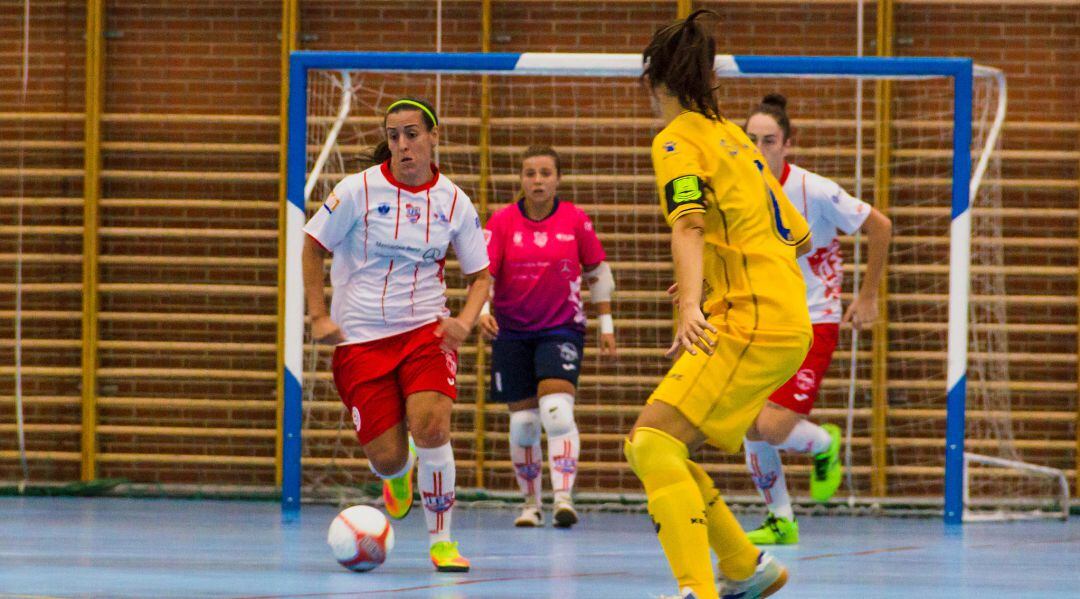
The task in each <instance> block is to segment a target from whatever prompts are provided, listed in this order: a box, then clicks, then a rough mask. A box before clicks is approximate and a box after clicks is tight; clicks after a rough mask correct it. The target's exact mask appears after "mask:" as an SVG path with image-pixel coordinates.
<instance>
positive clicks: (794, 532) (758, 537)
mask: <svg viewBox="0 0 1080 599" xmlns="http://www.w3.org/2000/svg"><path fill="white" fill-rule="evenodd" d="M746 536H747V538H749V539H750V542H751V543H753V544H755V545H757V546H759V547H760V546H761V545H794V544H796V543H798V542H799V523H798V522H796V521H795V520H794V519H791V520H788V519H787V518H781V517H779V516H777V515H776V514H773V513H771V512H770V513H769V515H768V516H766V517H765V521H764V522H762V523H761V527H760V528H758V529H757V530H751V531H750V532H748V533H746Z"/></svg>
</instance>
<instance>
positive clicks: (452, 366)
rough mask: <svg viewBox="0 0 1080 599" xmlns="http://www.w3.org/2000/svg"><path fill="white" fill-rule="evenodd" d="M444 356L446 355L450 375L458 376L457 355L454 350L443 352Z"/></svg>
mask: <svg viewBox="0 0 1080 599" xmlns="http://www.w3.org/2000/svg"><path fill="white" fill-rule="evenodd" d="M443 356H445V357H446V371H447V372H449V373H450V376H457V356H455V355H454V353H453V352H443Z"/></svg>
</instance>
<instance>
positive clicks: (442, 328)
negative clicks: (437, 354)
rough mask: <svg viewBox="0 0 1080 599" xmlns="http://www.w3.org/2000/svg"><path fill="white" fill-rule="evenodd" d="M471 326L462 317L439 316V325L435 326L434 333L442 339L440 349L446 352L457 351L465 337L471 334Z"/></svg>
mask: <svg viewBox="0 0 1080 599" xmlns="http://www.w3.org/2000/svg"><path fill="white" fill-rule="evenodd" d="M469 328H470V327H468V326H465V323H464V322H462V321H461V319H460V318H453V317H451V318H441V317H440V318H439V326H437V327H435V331H434V334H435V336H436V337H438V338H440V339H442V343H440V344H439V349H441V350H443V351H444V352H453V351H457V350H458V348H459V347H461V344H462V343H464V342H465V338H466V337H468V336H469Z"/></svg>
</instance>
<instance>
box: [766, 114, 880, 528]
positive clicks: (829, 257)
mask: <svg viewBox="0 0 1080 599" xmlns="http://www.w3.org/2000/svg"><path fill="white" fill-rule="evenodd" d="M746 133H747V135H748V136H749V137H750V139H751V141H753V142H754V143H755V144H756V145H757V147H758V150H759V151H760V152H761V154H762V155H763V156H764V157H765V160H766V162H767V163H768V164H769V168H770V169H771V170H772V172H774V173H777V176H778V177H779V180H780V184H781V185H782V186H783V187H784V193H785V194H786V195H787V197H788V198H789V199H790V200H791V203H792V204H794V205H795V208H796V209H797V210H799V212H800V213H801V214H802V215H803V217H804V218H806V220H807V222H808V223H809V224H810V231H811V233H812V234H813V241H812V243H813V245H812V247H811V249H810V252H809V253H808V254H806V255H805V256H802V257H801V258H799V267H800V268H801V269H802V274H803V280H805V281H806V302H807V305H808V306H809V309H810V322H811V323H813V327H814V343H813V345H812V346H811V347H810V353H808V354H807V355H806V360H805V361H804V362H803V364H802V366H800V367H799V371H798V372H797V373H795V376H793V377H791V380H789V381H788V382H786V383H784V385H783V386H782V387H780V388H779V389H777V390H776V392H775V393H773V394H772V396H770V397H769V401H768V403H766V404H765V408H764V409H762V410H761V413H760V414H758V417H757V420H755V421H754V425H753V426H751V427H750V429H749V430H748V431H747V433H746V465H747V467H748V468H749V469H750V475H751V476H752V477H753V479H754V484H755V485H756V486H757V488H758V492H760V493H761V496H762V498H763V499H764V500H765V504H766V505H767V506H768V508H769V514H768V516H766V518H765V522H764V523H763V524H762V525H761V527H760V528H758V529H757V530H754V531H751V532H750V533H749V534H748V536H749V537H750V540H751V541H753V542H754V543H755V544H757V545H789V544H793V543H798V542H799V524H798V522H796V520H795V515H794V512H793V511H792V509H791V498H790V497H789V496H788V490H787V484H786V483H785V481H784V470H783V466H782V464H781V461H780V450H784V451H791V452H797V453H809V454H811V455H812V456H813V458H814V471H813V474H812V476H811V479H810V495H811V496H812V497H813V498H814V499H815V500H817V501H828V500H829V499H830V498H831V497H832V496H833V494H834V493H836V489H837V487H839V486H840V479H841V474H842V473H841V466H840V460H839V455H840V429H839V427H837V426H836V425H834V424H824V425H821V426H818V425H816V424H814V423H812V422H810V421H809V420H807V416H809V414H810V410H811V409H812V408H813V407H814V401H815V400H816V399H817V396H818V389H820V387H821V381H822V379H823V378H824V376H825V372H826V371H827V370H828V369H829V362H831V361H832V354H833V350H834V349H836V342H837V339H838V338H839V336H840V324H841V323H845V322H850V323H851V325H852V326H853V327H855V328H856V329H861V328H865V327H869V326H870V325H871V324H873V322H874V321H875V320H877V312H878V309H877V292H878V285H879V284H880V283H881V277H882V276H883V274H884V272H885V261H886V260H887V258H888V253H889V240H890V239H891V237H892V223H891V222H890V221H889V219H888V217H886V216H885V215H884V214H882V213H881V212H879V211H878V210H875V209H874V208H872V207H870V205H869V204H866V203H865V202H863V201H861V200H858V199H856V198H853V197H851V196H850V195H848V194H847V192H845V191H844V190H843V189H842V188H841V187H840V186H839V185H838V184H836V183H834V182H833V181H830V180H829V179H826V178H825V177H822V176H821V175H818V174H815V173H812V172H810V171H808V170H806V169H803V168H800V167H798V166H795V165H793V164H791V163H789V162H788V161H787V157H788V153H789V152H790V151H791V148H792V144H793V142H794V137H793V135H792V127H791V119H790V118H788V114H787V99H786V98H784V96H782V95H780V94H769V95H767V96H765V98H764V99H763V100H762V101H761V105H760V106H758V107H757V108H756V109H755V110H754V111H753V112H751V113H750V117H749V119H748V120H747V123H746ZM857 230H862V231H864V232H865V233H866V239H867V246H868V252H867V261H866V277H865V278H864V279H863V282H862V286H861V287H860V289H859V292H858V295H857V296H856V297H855V299H854V300H853V301H852V302H851V305H850V306H848V309H847V311H846V312H843V315H842V316H841V310H842V306H841V305H840V287H841V284H842V282H843V274H844V271H843V266H844V265H843V258H842V257H841V255H840V240H839V239H838V238H837V231H843V232H844V233H847V234H851V233H854V232H855V231H857Z"/></svg>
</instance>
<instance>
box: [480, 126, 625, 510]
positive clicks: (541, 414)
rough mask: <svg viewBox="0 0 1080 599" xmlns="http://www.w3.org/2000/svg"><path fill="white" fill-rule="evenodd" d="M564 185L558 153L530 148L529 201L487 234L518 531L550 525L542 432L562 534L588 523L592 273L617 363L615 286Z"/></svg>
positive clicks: (484, 319) (483, 324) (603, 342)
mask: <svg viewBox="0 0 1080 599" xmlns="http://www.w3.org/2000/svg"><path fill="white" fill-rule="evenodd" d="M560 176H561V170H560V164H559V155H558V154H557V153H556V152H555V150H553V149H552V148H550V147H547V146H533V147H530V148H528V149H527V150H526V151H525V155H524V157H523V159H522V163H521V193H520V196H519V197H520V199H519V200H518V201H517V202H514V203H512V204H510V205H508V206H506V207H504V208H502V209H500V210H498V211H497V212H495V213H494V214H492V215H491V218H490V219H489V220H488V223H487V229H486V231H485V235H486V236H487V238H488V256H489V258H490V259H491V274H492V276H493V277H494V279H495V283H494V295H493V299H492V304H494V309H495V314H494V316H492V315H491V314H482V315H481V316H480V330H481V331H482V332H483V333H484V335H485V336H486V337H488V338H491V339H493V341H492V346H491V397H492V399H493V400H494V401H497V402H505V403H506V404H507V405H508V407H509V409H510V458H511V461H512V462H513V464H514V474H515V476H516V477H517V481H518V486H519V487H520V488H521V492H522V493H523V494H524V495H525V505H524V507H523V508H522V510H521V514H520V515H519V516H518V517H517V519H516V520H515V521H514V525H515V526H526V527H531V526H541V525H543V523H544V516H543V511H542V509H541V500H540V492H541V478H542V477H541V474H542V471H543V468H542V464H543V454H542V453H541V450H540V429H541V428H543V430H544V432H546V433H547V437H548V467H549V469H550V472H551V486H552V490H553V491H554V511H553V516H552V519H553V521H554V524H555V526H557V527H560V528H569V527H570V526H573V525H574V524H575V523H577V521H578V515H577V512H576V511H575V510H574V504H573V501H572V498H571V492H572V491H573V488H574V478H575V477H576V475H577V470H578V456H579V453H580V451H581V442H580V440H579V437H578V428H577V424H576V423H575V422H574V397H575V395H576V390H577V381H578V376H579V375H580V374H581V372H580V371H581V360H582V353H583V352H584V349H585V307H584V305H583V304H582V302H581V279H582V273H583V272H584V275H585V277H584V278H585V280H586V281H587V282H588V283H589V291H590V292H591V301H592V303H593V305H595V306H596V307H597V310H598V311H599V314H600V317H599V321H600V350H601V353H602V354H603V355H605V356H607V357H614V356H615V329H614V325H613V321H612V317H611V294H612V291H613V290H614V289H615V280H614V278H613V277H612V274H611V268H610V267H609V266H608V264H607V263H606V262H604V258H605V254H604V248H603V247H602V246H601V245H600V240H599V239H598V238H597V236H596V231H595V230H594V229H593V224H592V221H590V220H589V217H588V216H587V215H586V214H585V212H584V211H582V210H581V209H580V208H578V207H577V206H574V205H573V204H571V203H570V202H567V201H566V200H563V199H561V198H559V197H558V196H557V195H556V192H557V190H558V186H559V178H560Z"/></svg>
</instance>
